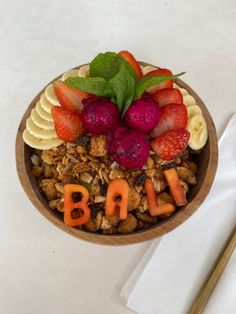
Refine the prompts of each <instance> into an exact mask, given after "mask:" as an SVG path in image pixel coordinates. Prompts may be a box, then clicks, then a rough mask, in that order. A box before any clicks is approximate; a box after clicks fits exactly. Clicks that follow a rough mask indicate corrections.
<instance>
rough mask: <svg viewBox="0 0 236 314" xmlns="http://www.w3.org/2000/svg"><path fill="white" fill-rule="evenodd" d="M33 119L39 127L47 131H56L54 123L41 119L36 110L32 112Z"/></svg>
mask: <svg viewBox="0 0 236 314" xmlns="http://www.w3.org/2000/svg"><path fill="white" fill-rule="evenodd" d="M31 118H32V120H33V121H34V123H35V124H36V125H37V126H38V127H40V128H42V129H46V130H54V122H52V121H47V120H45V119H43V118H42V117H40V116H39V114H38V113H37V111H36V109H35V108H34V109H33V110H32V111H31Z"/></svg>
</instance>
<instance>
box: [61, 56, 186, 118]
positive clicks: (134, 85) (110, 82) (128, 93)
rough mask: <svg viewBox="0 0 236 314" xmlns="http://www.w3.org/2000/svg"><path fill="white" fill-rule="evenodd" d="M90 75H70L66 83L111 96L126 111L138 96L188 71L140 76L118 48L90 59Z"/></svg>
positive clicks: (92, 92) (80, 88) (90, 91)
mask: <svg viewBox="0 0 236 314" xmlns="http://www.w3.org/2000/svg"><path fill="white" fill-rule="evenodd" d="M89 73H90V77H69V78H68V79H67V80H66V81H65V83H66V84H67V85H68V86H69V87H73V88H76V89H78V90H82V91H85V92H88V93H91V94H94V95H97V96H102V97H107V98H109V99H111V101H113V102H114V103H115V104H116V105H117V106H118V108H119V110H120V112H121V113H122V115H124V113H125V111H126V110H127V109H128V107H129V106H130V104H131V103H132V101H133V100H134V99H138V98H139V97H141V96H142V94H143V93H144V91H145V90H146V89H147V88H149V87H151V86H153V85H156V84H159V83H162V82H165V81H167V80H170V79H175V78H177V77H179V76H181V75H183V74H184V73H185V72H181V73H179V74H176V75H171V76H163V75H156V76H148V77H143V78H141V79H140V80H138V77H137V74H136V72H135V71H134V69H133V68H132V66H131V65H130V64H129V63H128V62H127V61H126V60H125V59H124V58H123V57H122V56H120V55H118V54H117V53H115V52H105V53H99V54H98V55H97V56H96V57H95V58H94V59H93V60H92V62H91V63H90V66H89Z"/></svg>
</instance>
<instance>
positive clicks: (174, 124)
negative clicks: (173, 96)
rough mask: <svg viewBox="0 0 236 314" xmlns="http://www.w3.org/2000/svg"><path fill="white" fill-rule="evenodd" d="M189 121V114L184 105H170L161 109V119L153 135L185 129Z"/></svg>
mask: <svg viewBox="0 0 236 314" xmlns="http://www.w3.org/2000/svg"><path fill="white" fill-rule="evenodd" d="M187 121H188V112H187V109H186V106H185V105H184V104H168V105H165V106H163V107H161V119H160V121H159V123H158V124H157V126H156V127H155V129H153V130H152V135H153V136H154V137H156V136H157V135H159V134H161V133H163V132H165V131H167V130H173V129H177V128H183V129H184V128H185V127H186V125H187Z"/></svg>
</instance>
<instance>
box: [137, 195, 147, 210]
mask: <svg viewBox="0 0 236 314" xmlns="http://www.w3.org/2000/svg"><path fill="white" fill-rule="evenodd" d="M146 210H148V199H147V196H146V195H145V196H143V197H142V199H141V203H140V206H139V208H138V211H139V212H140V213H144V212H145V211H146Z"/></svg>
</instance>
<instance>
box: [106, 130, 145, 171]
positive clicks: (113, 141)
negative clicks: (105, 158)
mask: <svg viewBox="0 0 236 314" xmlns="http://www.w3.org/2000/svg"><path fill="white" fill-rule="evenodd" d="M107 146H108V147H107V149H108V151H109V153H110V154H111V156H112V157H113V159H114V160H115V161H116V162H117V163H118V164H119V165H120V166H121V167H123V168H126V169H140V168H142V167H143V166H144V164H145V163H146V161H147V158H148V156H149V151H150V144H149V141H148V139H147V137H146V135H145V134H143V133H141V132H138V131H135V130H130V129H128V128H127V127H125V126H119V127H117V128H116V129H115V130H114V132H113V134H112V136H111V138H110V139H109V141H108V145H107Z"/></svg>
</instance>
